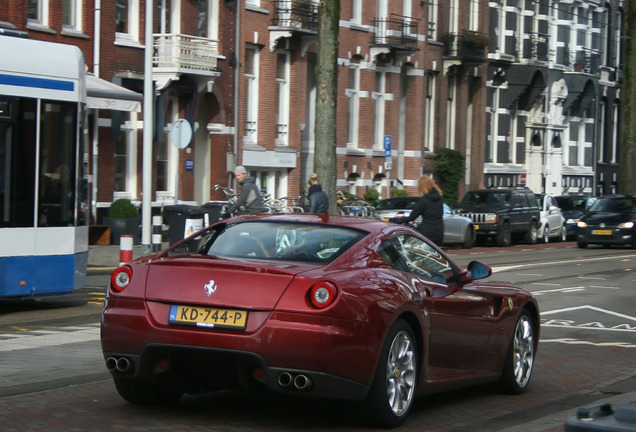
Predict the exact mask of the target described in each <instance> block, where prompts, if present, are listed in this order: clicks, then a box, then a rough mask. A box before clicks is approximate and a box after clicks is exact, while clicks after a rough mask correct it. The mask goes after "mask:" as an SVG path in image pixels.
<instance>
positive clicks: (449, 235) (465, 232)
mask: <svg viewBox="0 0 636 432" xmlns="http://www.w3.org/2000/svg"><path fill="white" fill-rule="evenodd" d="M418 199H419V197H398V198H387V199H384V200H382V201H380V202H379V203H378V204H377V205H376V206H375V214H374V217H375V218H377V219H381V220H385V221H389V220H391V219H397V218H402V217H408V216H409V215H410V214H411V210H413V207H415V203H416V202H417V200H418ZM419 219H420V218H417V219H416V220H414V221H413V222H411V224H413V225H414V226H416V225H417V224H418V223H419V222H420V220H419ZM474 243H475V229H474V227H473V221H472V220H471V219H470V218H467V217H464V216H460V215H458V214H456V213H455V212H454V211H453V210H452V209H451V208H450V207H449V206H448V205H446V204H444V244H445V245H461V246H462V247H464V248H466V249H469V248H471V247H473V244H474Z"/></svg>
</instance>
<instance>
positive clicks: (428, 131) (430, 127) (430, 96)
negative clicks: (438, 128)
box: [422, 72, 437, 152]
mask: <svg viewBox="0 0 636 432" xmlns="http://www.w3.org/2000/svg"><path fill="white" fill-rule="evenodd" d="M436 85H437V74H435V73H433V72H429V73H427V74H426V96H425V100H424V121H423V122H422V124H423V127H424V131H423V134H422V136H423V137H424V150H425V151H429V152H432V151H433V150H434V149H435V106H436V104H437V101H436V91H435V90H436Z"/></svg>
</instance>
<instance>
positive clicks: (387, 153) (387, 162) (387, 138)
mask: <svg viewBox="0 0 636 432" xmlns="http://www.w3.org/2000/svg"><path fill="white" fill-rule="evenodd" d="M392 169H393V156H391V135H384V170H385V171H386V197H387V198H391V182H390V181H389V177H390V176H391V175H390V173H391V170H392Z"/></svg>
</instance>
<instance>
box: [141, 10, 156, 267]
mask: <svg viewBox="0 0 636 432" xmlns="http://www.w3.org/2000/svg"><path fill="white" fill-rule="evenodd" d="M153 3H154V2H153V0H146V21H145V26H146V29H145V30H146V31H145V37H144V43H145V51H144V135H143V136H144V139H143V176H142V179H143V192H142V202H141V204H142V205H141V208H142V219H141V245H142V252H143V254H144V255H145V254H148V253H150V238H151V230H152V214H151V213H152V205H151V204H152V183H151V182H152V130H153V120H152V118H153V113H154V109H153V99H154V91H153V83H152V56H153V39H152V6H153Z"/></svg>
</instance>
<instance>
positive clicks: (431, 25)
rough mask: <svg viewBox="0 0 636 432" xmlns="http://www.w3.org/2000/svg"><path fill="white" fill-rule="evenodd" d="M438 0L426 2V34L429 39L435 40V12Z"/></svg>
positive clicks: (436, 11)
mask: <svg viewBox="0 0 636 432" xmlns="http://www.w3.org/2000/svg"><path fill="white" fill-rule="evenodd" d="M438 2H439V0H430V1H428V2H427V7H428V29H427V35H428V38H429V39H431V40H437V13H438V10H439V8H438Z"/></svg>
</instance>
